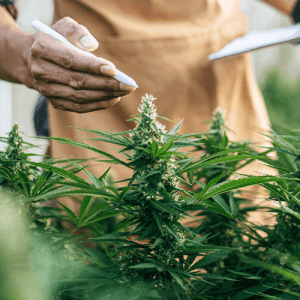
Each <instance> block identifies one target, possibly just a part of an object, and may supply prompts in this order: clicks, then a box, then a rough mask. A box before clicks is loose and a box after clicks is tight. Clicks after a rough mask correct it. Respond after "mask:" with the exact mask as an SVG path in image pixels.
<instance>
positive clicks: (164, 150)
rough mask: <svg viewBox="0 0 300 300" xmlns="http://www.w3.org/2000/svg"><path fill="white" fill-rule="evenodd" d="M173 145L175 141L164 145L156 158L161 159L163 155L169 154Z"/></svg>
mask: <svg viewBox="0 0 300 300" xmlns="http://www.w3.org/2000/svg"><path fill="white" fill-rule="evenodd" d="M173 144H174V142H173V140H170V141H168V142H166V143H164V144H163V145H162V147H161V148H159V149H158V151H157V153H156V157H159V156H160V155H161V154H163V153H165V152H167V151H168V150H169V149H171V148H172V146H173Z"/></svg>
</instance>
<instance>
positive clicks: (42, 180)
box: [31, 170, 53, 197]
mask: <svg viewBox="0 0 300 300" xmlns="http://www.w3.org/2000/svg"><path fill="white" fill-rule="evenodd" d="M52 175H53V172H52V171H49V170H44V171H43V172H42V174H41V175H40V176H39V177H38V179H37V182H36V184H35V185H34V188H33V190H32V194H31V196H32V197H34V196H35V195H37V194H38V191H39V190H40V188H41V187H42V186H44V185H45V183H46V182H47V181H48V180H49V179H50V178H51V176H52Z"/></svg>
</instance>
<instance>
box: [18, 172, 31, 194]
mask: <svg viewBox="0 0 300 300" xmlns="http://www.w3.org/2000/svg"><path fill="white" fill-rule="evenodd" d="M18 174H19V178H20V179H19V182H20V183H21V185H22V186H23V193H24V195H25V196H26V197H27V198H29V197H30V196H31V182H30V180H29V178H28V177H27V175H26V174H25V173H24V172H22V171H21V170H18Z"/></svg>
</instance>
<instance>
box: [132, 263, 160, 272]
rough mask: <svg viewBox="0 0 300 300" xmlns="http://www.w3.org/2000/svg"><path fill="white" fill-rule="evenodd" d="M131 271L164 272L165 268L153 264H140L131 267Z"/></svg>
mask: <svg viewBox="0 0 300 300" xmlns="http://www.w3.org/2000/svg"><path fill="white" fill-rule="evenodd" d="M129 268H130V269H153V268H155V269H157V270H158V271H160V272H161V271H162V270H163V267H162V266H160V265H156V264H153V263H140V264H138V265H135V266H129Z"/></svg>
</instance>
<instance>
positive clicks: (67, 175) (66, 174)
mask: <svg viewBox="0 0 300 300" xmlns="http://www.w3.org/2000/svg"><path fill="white" fill-rule="evenodd" d="M28 164H30V165H33V166H37V167H41V168H43V169H45V170H48V171H51V172H53V173H56V174H58V175H61V176H62V177H64V178H67V179H70V180H73V181H75V182H79V183H86V182H85V180H83V179H82V178H80V177H79V176H77V175H75V174H74V173H72V172H70V171H67V170H64V169H62V168H58V167H55V166H49V165H48V164H44V163H35V162H32V161H31V162H28Z"/></svg>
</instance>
